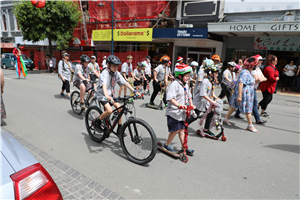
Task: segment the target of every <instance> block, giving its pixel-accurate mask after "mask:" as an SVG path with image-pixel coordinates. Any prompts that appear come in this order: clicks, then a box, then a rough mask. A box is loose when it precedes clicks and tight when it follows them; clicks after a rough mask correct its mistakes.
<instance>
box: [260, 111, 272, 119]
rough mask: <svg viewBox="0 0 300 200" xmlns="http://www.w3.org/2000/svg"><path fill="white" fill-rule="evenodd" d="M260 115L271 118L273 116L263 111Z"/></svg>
mask: <svg viewBox="0 0 300 200" xmlns="http://www.w3.org/2000/svg"><path fill="white" fill-rule="evenodd" d="M260 115H261V116H263V117H269V118H270V117H271V116H270V115H269V114H268V113H267V112H263V113H261V114H260Z"/></svg>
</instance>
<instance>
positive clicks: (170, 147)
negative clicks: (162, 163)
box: [163, 144, 176, 153]
mask: <svg viewBox="0 0 300 200" xmlns="http://www.w3.org/2000/svg"><path fill="white" fill-rule="evenodd" d="M163 148H164V149H165V150H167V151H168V152H170V153H176V151H175V149H173V147H172V146H171V145H170V144H169V145H166V144H164V147H163Z"/></svg>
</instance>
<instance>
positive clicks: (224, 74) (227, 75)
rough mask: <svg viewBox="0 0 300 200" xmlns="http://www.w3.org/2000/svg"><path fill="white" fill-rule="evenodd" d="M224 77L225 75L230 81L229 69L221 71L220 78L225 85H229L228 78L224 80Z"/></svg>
mask: <svg viewBox="0 0 300 200" xmlns="http://www.w3.org/2000/svg"><path fill="white" fill-rule="evenodd" d="M225 77H227V78H228V79H229V80H230V82H231V81H232V75H231V72H230V70H229V69H226V70H225V71H224V72H223V78H222V83H224V84H225V85H229V84H230V82H229V81H228V80H226V79H225Z"/></svg>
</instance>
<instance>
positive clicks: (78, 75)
mask: <svg viewBox="0 0 300 200" xmlns="http://www.w3.org/2000/svg"><path fill="white" fill-rule="evenodd" d="M90 61H91V59H90V58H89V57H88V56H87V55H82V56H81V57H80V63H79V64H77V65H76V66H75V70H74V77H73V85H74V86H75V87H77V88H78V89H79V90H80V107H81V109H85V105H84V94H85V92H86V91H87V90H89V89H90V88H91V87H92V85H91V83H89V81H90V75H89V74H87V73H86V68H87V66H88V64H89V62H90ZM89 92H90V91H89Z"/></svg>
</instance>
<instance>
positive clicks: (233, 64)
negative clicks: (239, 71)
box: [228, 62, 236, 67]
mask: <svg viewBox="0 0 300 200" xmlns="http://www.w3.org/2000/svg"><path fill="white" fill-rule="evenodd" d="M228 65H230V66H231V67H235V66H236V63H235V62H228Z"/></svg>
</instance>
